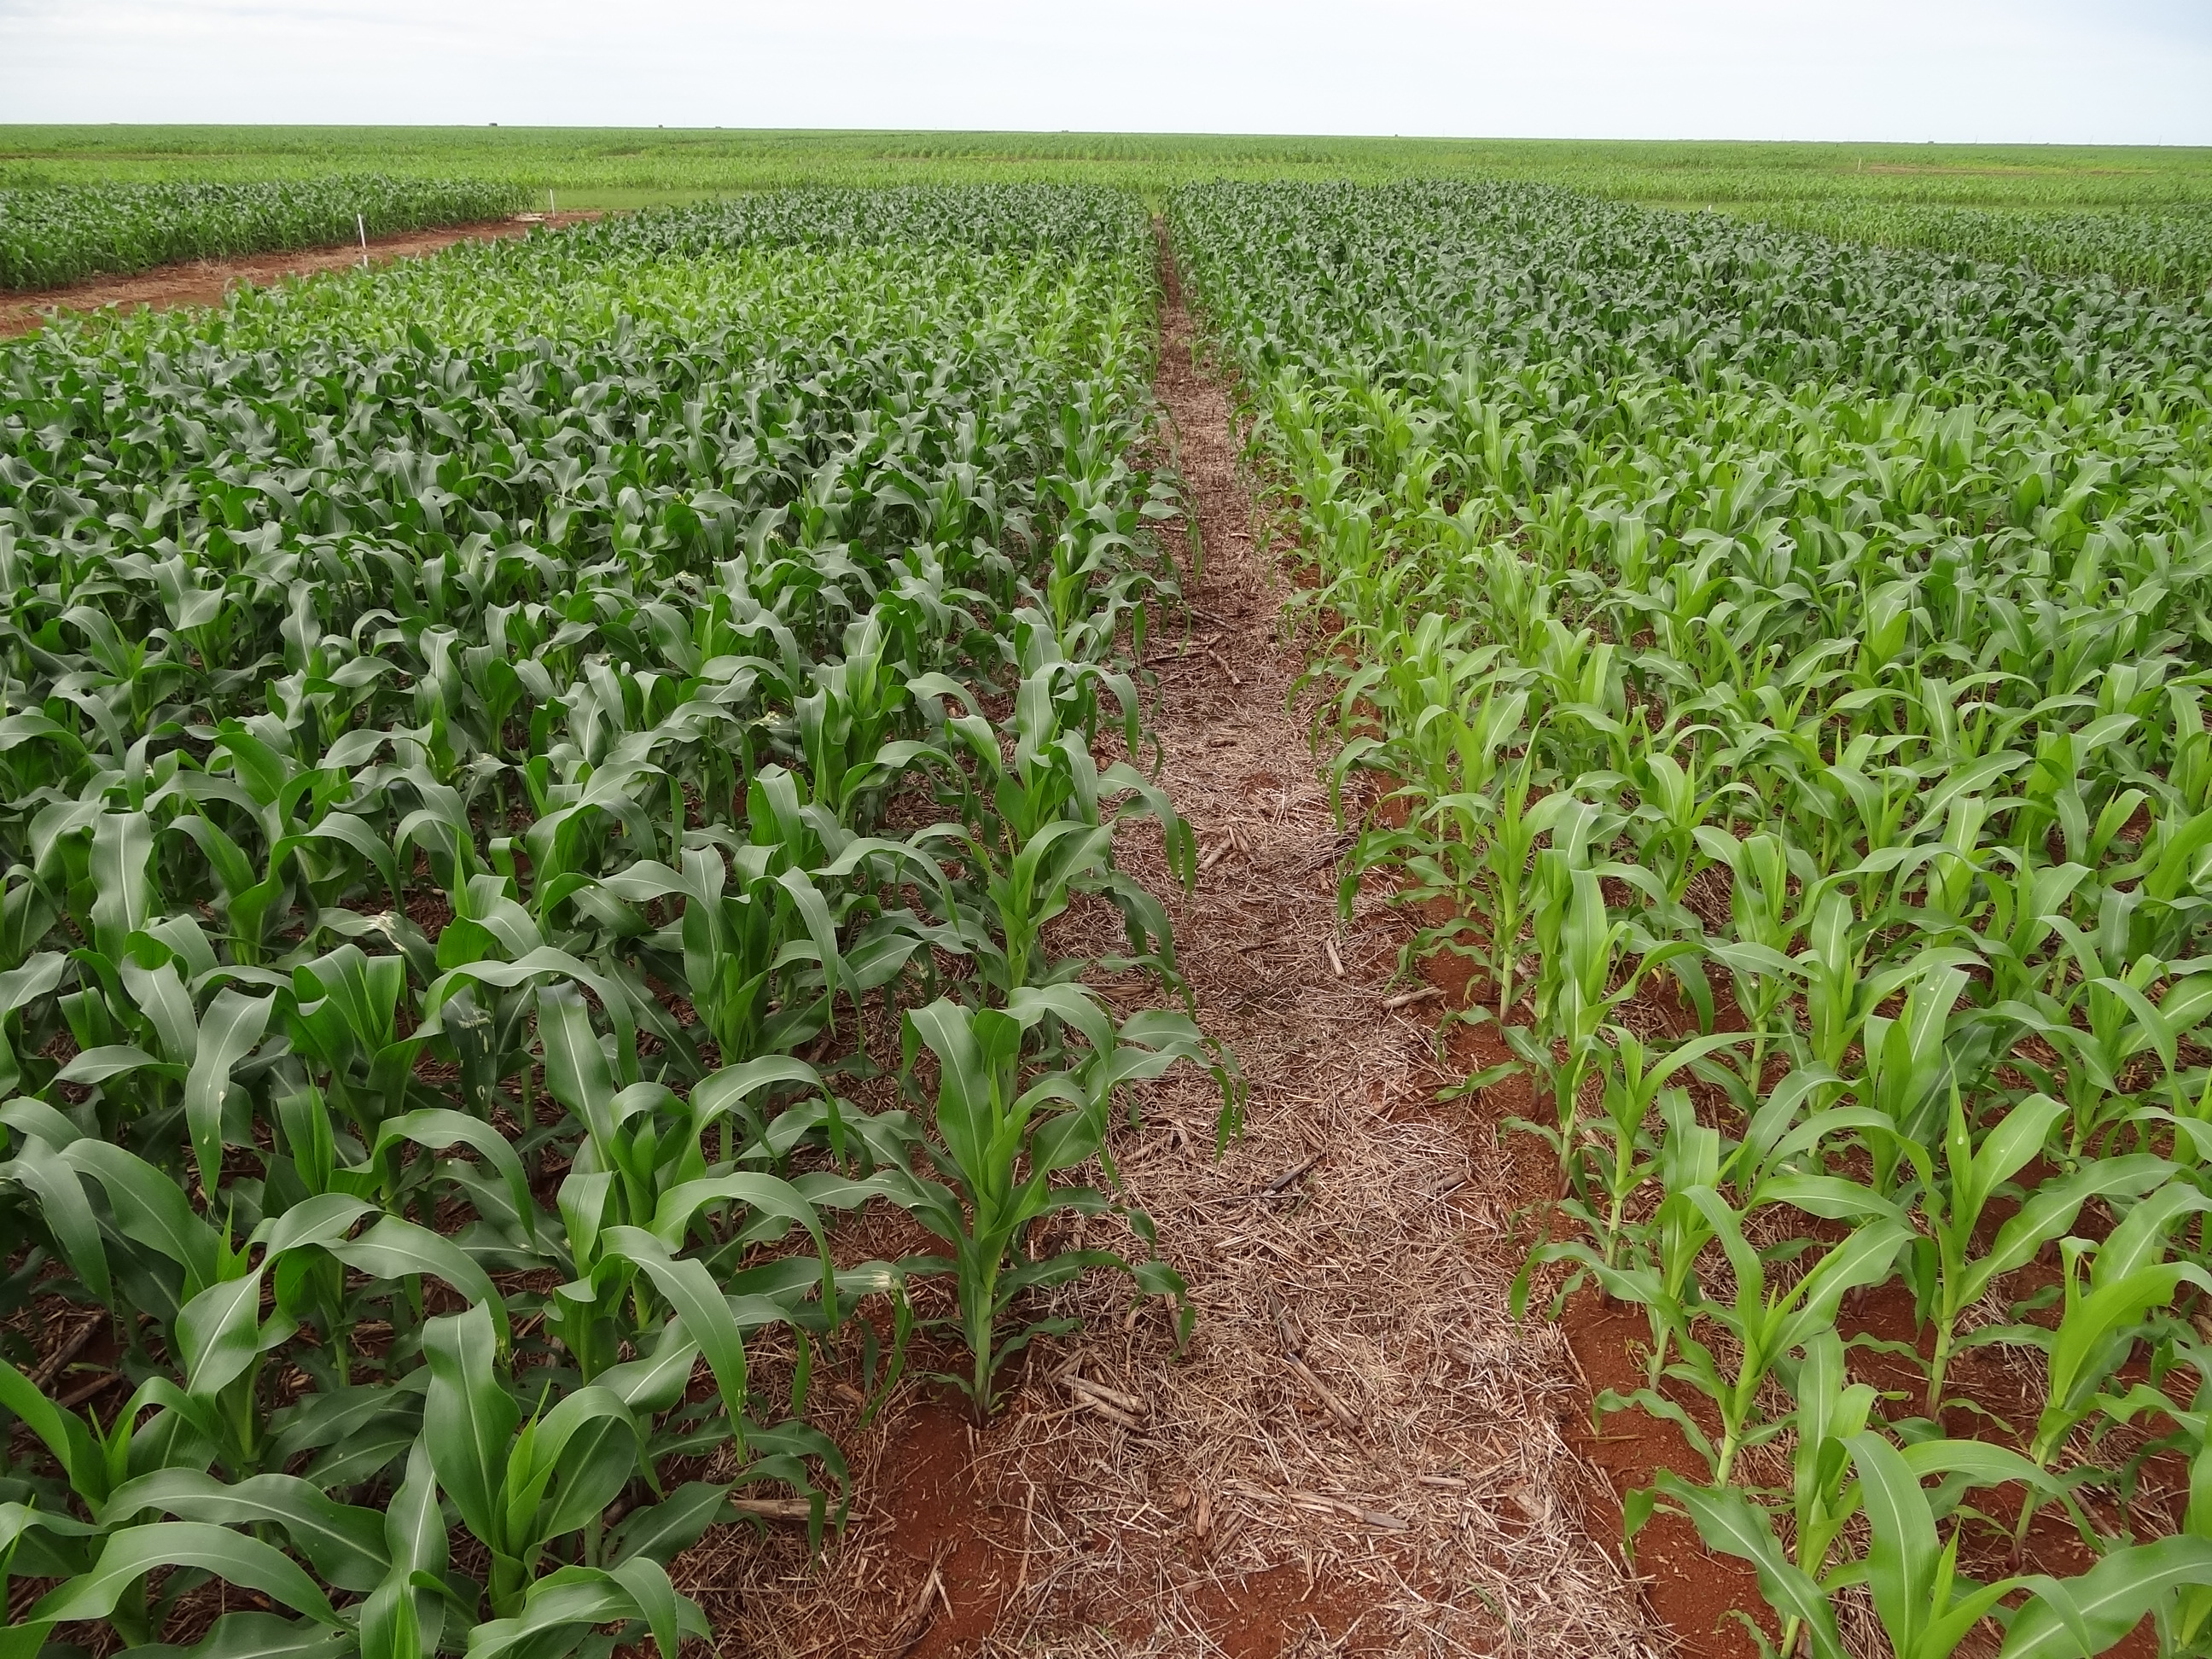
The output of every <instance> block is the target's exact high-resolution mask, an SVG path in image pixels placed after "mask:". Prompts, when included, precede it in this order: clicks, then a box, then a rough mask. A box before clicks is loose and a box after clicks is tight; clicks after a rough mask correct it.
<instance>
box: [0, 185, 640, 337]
mask: <svg viewBox="0 0 2212 1659" xmlns="http://www.w3.org/2000/svg"><path fill="white" fill-rule="evenodd" d="M598 217H599V215H598V214H596V213H556V214H543V213H538V214H526V215H523V216H520V217H519V218H514V219H500V220H495V221H493V222H489V223H488V224H477V225H445V226H441V228H437V229H435V230H410V231H404V232H402V233H401V234H398V235H397V236H375V237H371V238H370V239H369V244H368V258H369V259H370V261H371V262H372V263H374V264H383V263H385V262H386V261H387V260H392V259H404V258H417V257H420V256H421V255H422V254H425V253H435V252H438V251H439V250H440V249H441V248H448V247H451V246H453V244H454V243H456V242H469V241H477V242H485V241H493V240H497V239H499V238H501V237H505V236H521V235H525V234H527V233H528V232H529V231H531V230H532V229H533V228H536V227H537V226H539V225H572V224H575V223H578V222H580V221H585V220H591V219H596V218H598ZM361 260H362V251H361V244H360V243H358V242H342V243H338V244H336V245H334V246H330V247H313V248H295V249H293V250H292V251H291V252H288V253H257V254H254V255H252V256H251V257H249V258H243V259H188V260H185V261H183V262H182V263H180V264H173V265H160V266H156V267H155V269H154V270H142V271H138V272H137V273H136V274H134V275H132V276H95V277H92V278H90V279H89V280H88V281H85V282H82V283H70V284H68V285H67V286H66V287H63V288H48V289H31V290H29V291H27V292H22V293H15V294H7V295H0V337H6V336H8V335H11V334H27V333H29V332H30V331H32V330H33V329H34V328H38V327H40V325H43V324H44V323H45V322H46V318H47V316H48V315H49V314H50V313H52V312H55V311H97V310H99V309H100V308H101V307H104V306H119V307H124V308H125V309H126V310H127V309H134V308H136V307H140V306H147V307H152V308H153V309H154V310H156V311H166V310H167V309H168V308H169V307H172V306H212V305H220V304H222V297H223V295H226V294H228V292H229V291H230V290H231V289H233V288H235V287H239V286H240V285H241V284H244V285H250V286H252V287H256V288H266V287H268V286H270V284H272V283H280V282H282V281H283V279H284V278H285V277H287V276H312V275H313V273H315V272H317V271H320V270H343V269H344V268H345V267H346V266H348V265H357V264H360V263H361Z"/></svg>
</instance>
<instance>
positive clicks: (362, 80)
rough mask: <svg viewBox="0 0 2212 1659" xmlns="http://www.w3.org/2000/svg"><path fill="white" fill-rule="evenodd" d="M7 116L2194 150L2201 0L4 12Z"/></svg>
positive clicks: (1171, 0) (1197, 0) (508, 3)
mask: <svg viewBox="0 0 2212 1659" xmlns="http://www.w3.org/2000/svg"><path fill="white" fill-rule="evenodd" d="M0 121H286V122H294V121H336V122H452V123H458V124H464V125H470V124H476V123H480V122H484V121H500V122H503V123H507V124H509V125H524V124H542V125H573V126H585V125H593V126H596V125H654V124H656V123H659V124H665V125H669V126H679V125H683V126H714V125H723V126H838V127H939V128H947V127H949V128H1010V129H1026V130H1056V129H1060V128H1073V129H1076V130H1079V131H1083V130H1088V131H1206V132H1305V133H1406V134H1415V133H1428V134H1449V135H1457V136H1464V137H1513V136H1527V137H1651V138H1674V137H1723V138H1832V139H1862V140H1870V139H1897V140H1904V141H1909V142H1918V141H1921V140H1923V139H1931V138H1932V139H1937V140H1942V141H1963V142H1975V141H1981V142H2013V143H2034V142H2048V143H2194V144H2206V143H2212V0H2103V3H2091V0H2080V3H2067V0H1819V3H1811V0H1807V3H1790V0H1763V3H1762V0H1460V3H1446V0H1374V3H1365V4H1340V5H1324V4H1317V3H1313V0H1271V3H1259V0H1251V3H1243V0H1125V3H1120V4H1101V3H1092V4H1087V5H1072V4H1055V3H1018V0H775V3H762V0H0Z"/></svg>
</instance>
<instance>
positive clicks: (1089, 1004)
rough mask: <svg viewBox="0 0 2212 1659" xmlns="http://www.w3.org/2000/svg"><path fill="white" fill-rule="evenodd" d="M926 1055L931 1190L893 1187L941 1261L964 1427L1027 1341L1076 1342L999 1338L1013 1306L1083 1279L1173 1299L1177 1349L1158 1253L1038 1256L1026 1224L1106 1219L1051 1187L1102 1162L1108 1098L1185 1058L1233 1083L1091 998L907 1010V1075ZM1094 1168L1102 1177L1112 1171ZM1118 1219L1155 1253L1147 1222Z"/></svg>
mask: <svg viewBox="0 0 2212 1659" xmlns="http://www.w3.org/2000/svg"><path fill="white" fill-rule="evenodd" d="M1078 1039H1079V1041H1078ZM925 1049H926V1050H927V1052H928V1054H930V1055H931V1057H932V1058H933V1060H935V1062H936V1069H937V1103H936V1111H935V1117H934V1125H935V1129H936V1133H935V1135H934V1136H933V1138H932V1139H930V1140H929V1141H928V1142H927V1144H926V1149H925V1150H926V1154H927V1159H928V1161H929V1163H930V1164H931V1165H932V1166H933V1168H934V1169H935V1171H936V1178H935V1179H932V1178H930V1177H928V1176H921V1175H915V1176H912V1177H911V1178H910V1179H909V1180H908V1182H904V1183H902V1185H904V1187H905V1189H906V1196H905V1198H904V1200H903V1201H904V1202H905V1203H906V1204H907V1206H908V1208H909V1209H911V1210H912V1211H913V1212H914V1214H915V1218H916V1219H917V1220H919V1221H920V1222H921V1224H922V1225H924V1226H926V1227H927V1228H928V1229H929V1230H930V1231H932V1232H933V1233H934V1234H936V1235H937V1237H939V1238H940V1239H942V1240H943V1241H944V1242H945V1243H946V1244H947V1245H948V1246H950V1247H951V1249H952V1252H953V1254H952V1255H951V1259H950V1261H949V1262H946V1263H945V1264H943V1265H945V1266H946V1267H949V1268H950V1269H951V1272H952V1273H953V1275H954V1280H955V1290H956V1293H957V1300H958V1307H959V1311H958V1314H957V1319H956V1322H955V1323H956V1326H957V1333H958V1334H959V1337H960V1339H961V1340H962V1342H963V1344H964V1345H965V1346H966V1347H967V1349H968V1355H969V1370H968V1371H967V1372H966V1374H965V1375H962V1376H951V1377H949V1378H947V1380H948V1381H950V1382H951V1383H954V1384H955V1385H956V1386H957V1387H958V1388H959V1389H961V1390H962V1391H963V1393H965V1394H966V1395H967V1396H968V1400H969V1405H970V1407H972V1409H973V1410H974V1412H975V1416H976V1418H977V1419H979V1420H980V1419H982V1418H984V1417H985V1416H987V1415H988V1413H990V1411H991V1408H992V1407H993V1406H994V1403H995V1402H996V1399H997V1395H996V1393H995V1391H994V1388H995V1379H996V1377H997V1376H998V1373H999V1370H1000V1367H1001V1366H1002V1365H1004V1364H1006V1361H1007V1360H1008V1359H1010V1358H1013V1357H1014V1355H1016V1354H1017V1353H1018V1352H1020V1351H1021V1350H1022V1349H1023V1348H1024V1347H1026V1346H1028V1345H1029V1344H1030V1341H1031V1340H1034V1339H1035V1338H1036V1337H1037V1336H1039V1335H1043V1334H1056V1333H1059V1332H1062V1331H1066V1330H1067V1329H1070V1328H1072V1323H1073V1322H1071V1321H1069V1320H1067V1319H1066V1318H1043V1319H1021V1320H1019V1321H1018V1323H1017V1325H1016V1327H1015V1328H1013V1329H1012V1331H1011V1332H1004V1331H1003V1330H1002V1328H1003V1327H1004V1325H1005V1323H1006V1320H1007V1319H1008V1317H1009V1316H1010V1314H1012V1312H1013V1310H1014V1309H1015V1307H1016V1304H1018V1302H1019V1301H1020V1300H1021V1299H1023V1298H1024V1297H1025V1296H1026V1295H1028V1294H1029V1293H1031V1292H1034V1291H1040V1290H1044V1289H1048V1288H1050V1287H1052V1286H1054V1285H1064V1284H1066V1282H1067V1281H1068V1280H1070V1279H1073V1278H1075V1277H1076V1276H1077V1275H1078V1274H1079V1273H1083V1272H1085V1270H1086V1269H1088V1268H1091V1267H1111V1268H1116V1269H1120V1270H1121V1271H1123V1272H1126V1273H1128V1274H1129V1275H1130V1277H1131V1279H1132V1280H1133V1283H1134V1285H1135V1287H1136V1289H1137V1290H1138V1291H1139V1292H1140V1293H1142V1294H1145V1295H1154V1296H1166V1297H1172V1298H1174V1300H1175V1302H1176V1308H1177V1313H1176V1331H1177V1335H1178V1339H1179V1340H1180V1338H1181V1337H1182V1335H1183V1334H1187V1333H1188V1328H1189V1322H1190V1318H1191V1313H1190V1309H1189V1305H1188V1302H1187V1301H1186V1300H1185V1297H1184V1285H1183V1280H1182V1275H1181V1274H1179V1273H1176V1270H1175V1269H1174V1268H1173V1267H1170V1266H1169V1265H1168V1264H1167V1263H1166V1262H1165V1261H1162V1260H1160V1259H1159V1257H1158V1255H1154V1254H1148V1255H1146V1258H1145V1259H1143V1260H1141V1261H1134V1262H1131V1261H1126V1260H1124V1259H1123V1258H1122V1257H1121V1256H1120V1255H1116V1254H1115V1253H1114V1252H1112V1251H1109V1250H1102V1249H1063V1250H1058V1251H1048V1252H1047V1251H1039V1250H1038V1249H1036V1248H1035V1245H1036V1238H1037V1237H1038V1236H1039V1233H1040V1231H1041V1230H1040V1229H1039V1227H1038V1225H1037V1224H1038V1223H1040V1222H1042V1221H1044V1220H1046V1219H1047V1218H1049V1217H1051V1216H1054V1215H1056V1214H1059V1213H1061V1212H1070V1211H1072V1212H1075V1213H1077V1214H1079V1215H1097V1214H1101V1213H1103V1212H1108V1211H1109V1210H1110V1209H1112V1208H1113V1207H1114V1206H1113V1200H1112V1198H1111V1197H1110V1196H1109V1194H1108V1193H1107V1192H1106V1191H1104V1190H1103V1189H1101V1188H1097V1187H1095V1186H1089V1185H1077V1184H1066V1183H1060V1184H1056V1183H1055V1180H1054V1177H1055V1176H1061V1175H1063V1174H1064V1173H1065V1172H1066V1171H1068V1170H1073V1169H1075V1168H1077V1167H1078V1166H1079V1165H1081V1164H1085V1163H1088V1162H1090V1161H1091V1159H1093V1158H1102V1159H1105V1158H1106V1154H1105V1144H1106V1135H1107V1130H1108V1129H1109V1127H1110V1122H1111V1114H1112V1109H1113V1100H1114V1095H1115V1091H1116V1090H1117V1089H1119V1088H1121V1087H1122V1086H1123V1085H1128V1084H1132V1083H1138V1082H1141V1081H1144V1080H1145V1079H1149V1078H1153V1077H1157V1076H1158V1075H1159V1074H1160V1073H1163V1072H1164V1071H1166V1070H1167V1069H1168V1068H1169V1067H1170V1066H1173V1065H1175V1064H1176V1062H1177V1061H1179V1060H1189V1061H1191V1062H1193V1063H1194V1064H1198V1065H1203V1066H1209V1067H1211V1068H1212V1069H1213V1070H1214V1071H1215V1073H1216V1076H1217V1078H1218V1079H1219V1080H1220V1081H1221V1084H1222V1087H1223V1090H1224V1093H1225V1095H1226V1093H1227V1091H1228V1090H1229V1089H1230V1087H1231V1080H1230V1079H1229V1078H1228V1077H1227V1075H1226V1074H1225V1073H1222V1072H1221V1071H1220V1069H1219V1061H1218V1058H1217V1057H1216V1055H1215V1054H1214V1053H1213V1052H1212V1050H1211V1049H1210V1048H1208V1047H1207V1046H1206V1043H1205V1042H1204V1040H1203V1039H1202V1038H1200V1036H1199V1033H1198V1030H1197V1028H1196V1027H1195V1026H1194V1025H1192V1024H1191V1023H1190V1022H1189V1021H1188V1019H1187V1018H1184V1017H1183V1016H1182V1015H1179V1014H1174V1013H1168V1012H1151V1013H1141V1014H1137V1015H1133V1016H1132V1017H1131V1018H1129V1019H1127V1020H1126V1021H1123V1022H1121V1023H1120V1024H1116V1023H1115V1021H1114V1019H1113V1018H1112V1017H1111V1016H1110V1015H1109V1012H1107V1010H1106V1008H1105V1006H1104V1005H1103V1002H1101V1001H1100V1000H1099V999H1098V998H1097V994H1095V993H1092V992H1091V991H1089V990H1087V989H1085V987H1080V986H1074V985H1057V986H1049V987H1043V988H1042V989H1025V990H1020V991H1017V992H1016V993H1015V994H1014V995H1013V997H1012V999H1011V1000H1009V1001H1008V1004H1007V1006H1006V1007H1005V1008H1003V1009H999V1008H969V1007H968V1006H965V1005H964V1004H961V1003H957V1002H954V1001H951V1000H949V999H940V1000H938V1001H936V1002H933V1003H931V1004H930V1005H929V1006H927V1007H925V1008H921V1009H917V1010H915V1012H913V1013H910V1014H908V1016H907V1021H906V1035H905V1038H904V1068H905V1070H906V1071H907V1072H908V1073H912V1071H913V1070H914V1068H915V1062H916V1061H917V1060H919V1059H920V1058H921V1054H922V1053H923V1051H924V1050H925ZM1105 1170H1106V1172H1107V1174H1108V1176H1109V1179H1110V1177H1111V1176H1112V1170H1113V1165H1112V1163H1111V1161H1110V1159H1107V1160H1106V1162H1105ZM1122 1213H1123V1214H1124V1215H1125V1216H1126V1218H1127V1222H1128V1225H1129V1226H1130V1228H1131V1230H1132V1231H1133V1232H1134V1233H1135V1234H1136V1236H1137V1237H1138V1238H1139V1240H1140V1241H1141V1242H1143V1243H1145V1244H1146V1246H1147V1247H1148V1248H1149V1247H1151V1246H1152V1224H1151V1222H1150V1220H1149V1218H1146V1215H1145V1213H1144V1212H1142V1211H1141V1210H1127V1211H1124V1212H1122ZM909 1265H910V1267H928V1266H936V1265H939V1264H935V1263H913V1264H909Z"/></svg>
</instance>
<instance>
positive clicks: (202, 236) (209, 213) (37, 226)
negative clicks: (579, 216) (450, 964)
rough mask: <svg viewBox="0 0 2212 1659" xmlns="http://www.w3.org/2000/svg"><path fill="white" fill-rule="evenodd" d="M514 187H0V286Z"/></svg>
mask: <svg viewBox="0 0 2212 1659" xmlns="http://www.w3.org/2000/svg"><path fill="white" fill-rule="evenodd" d="M520 202H521V193H520V191H517V190H516V189H515V188H514V187H513V185H507V184H493V183H487V182H485V181H483V180H481V179H393V178H386V177H385V176H383V175H382V174H379V173H341V174H336V175H333V176H331V177H329V178H325V179H276V180H270V181H267V182H263V183H255V184H210V183H200V182H194V183H179V184H143V185H117V184H103V185H49V186H46V187H43V188H39V189H26V190H4V191H0V289H31V288H51V287H55V286H58V285H59V284H61V283H74V282H78V281H81V280H82V279H83V278H85V277H87V276H101V275H104V274H106V273H109V272H125V271H133V270H148V269H149V268H150V267H152V266H155V265H160V264H170V263H172V262H173V261H176V260H179V259H227V258H235V257H236V256H238V255H240V254H243V253H261V252H269V251H271V250H275V249H283V248H299V247H314V246H319V245H322V244H325V243H330V242H349V241H351V240H353V239H354V237H355V236H356V234H360V233H362V231H363V230H364V228H365V230H366V234H369V235H373V236H388V235H391V234H393V233H395V232H398V231H403V230H420V229H422V228H426V227H428V226H433V225H459V224H470V223H473V222H477V221H479V220H484V219H503V218H505V217H506V216H507V215H509V214H511V213H513V211H514V210H515V209H516V207H517V206H519V205H520Z"/></svg>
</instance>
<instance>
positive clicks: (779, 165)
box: [0, 126, 2212, 211]
mask: <svg viewBox="0 0 2212 1659" xmlns="http://www.w3.org/2000/svg"><path fill="white" fill-rule="evenodd" d="M365 171H368V172H380V173H390V174H393V175H397V176H405V175H408V174H415V175H419V176H435V177H440V178H449V177H453V176H456V175H460V174H471V175H475V176H478V177H483V178H487V179H496V180H498V181H501V182H502V183H511V184H515V185H523V186H526V187H528V188H530V189H532V190H539V191H542V190H546V189H551V190H553V191H556V192H557V193H558V195H559V197H560V205H562V206H563V207H579V208H582V207H609V208H621V207H639V206H644V205H647V204H652V203H656V202H665V201H671V200H682V199H689V198H692V197H700V196H708V195H714V194H718V193H720V192H724V191H740V190H759V189H765V188H771V187H775V186H778V185H803V184H833V185H890V184H901V183H908V182H925V181H926V182H930V183H973V182H997V183H1005V182H1012V181H1015V180H1038V181H1066V182H1077V183H1086V184H1108V185H1124V186H1130V187H1134V188H1136V189H1138V190H1140V191H1145V192H1146V193H1147V194H1152V195H1157V194H1159V193H1162V192H1164V191H1166V190H1167V189H1169V188H1170V187H1172V186H1173V185H1177V184H1182V183H1185V182H1188V181H1191V180H1206V179H1261V178H1265V179H1386V178H1392V177H1400V176H1407V175H1431V176H1437V177H1463V176H1481V177H1486V178H1498V179H1541V180H1545V181H1548V182H1551V183H1554V184H1563V185H1575V186H1577V187H1579V188H1582V189H1585V190H1589V191H1595V192H1597V193H1599V194H1601V195H1606V196H1613V197H1625V198H1628V199H1632V200H1637V201H1643V202H1654V203H1665V204H1670V205H1679V206H1689V207H1703V206H1713V207H1741V206H1743V205H1745V204H1759V203H1783V202H1792V203H1807V202H1881V203H1911V204H1926V205H1939V206H1951V207H1974V208H1996V209H2022V208H2025V209H2033V210H2045V211H2050V210H2085V209H2086V210H2098V209H2111V208H2180V207H2207V206H2212V149H2060V148H2054V147H2041V146H1964V145H1938V144H1753V143H1588V142H1563V141H1552V140H1535V139H1413V138H1407V139H1398V138H1316V137H1266V136H1257V137H1237V136H1226V137H1225V136H1187V135H1180V134H1161V135H1151V134H1133V133H981V132H971V133H959V132H926V133H925V132H815V131H791V132H776V131H720V130H712V131H706V130H696V129H682V128H672V129H671V128H643V129H624V128H518V127H216V126H191V127H154V126H145V127H141V126H68V127H58V126H0V188H4V187H6V186H8V185H42V184H76V183H86V182H93V181H131V180H166V179H275V178H299V177H312V176H314V175H317V174H320V173H355V172H365Z"/></svg>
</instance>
